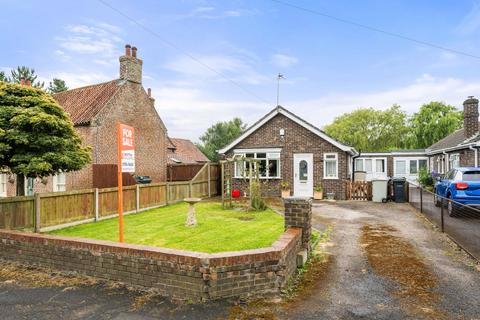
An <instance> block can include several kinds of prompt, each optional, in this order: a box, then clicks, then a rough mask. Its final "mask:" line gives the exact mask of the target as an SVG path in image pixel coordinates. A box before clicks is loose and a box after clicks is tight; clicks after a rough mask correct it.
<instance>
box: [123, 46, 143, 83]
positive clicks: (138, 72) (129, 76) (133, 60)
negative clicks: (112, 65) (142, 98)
mask: <svg viewBox="0 0 480 320" xmlns="http://www.w3.org/2000/svg"><path fill="white" fill-rule="evenodd" d="M119 60H120V79H121V80H127V81H131V82H135V83H139V84H141V83H142V64H143V62H142V60H140V59H138V58H137V48H136V47H131V46H130V45H129V44H127V45H125V55H123V56H121V57H120V59H119Z"/></svg>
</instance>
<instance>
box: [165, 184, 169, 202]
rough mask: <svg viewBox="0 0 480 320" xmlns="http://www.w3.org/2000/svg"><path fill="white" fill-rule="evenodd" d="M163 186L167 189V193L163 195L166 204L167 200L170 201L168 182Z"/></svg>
mask: <svg viewBox="0 0 480 320" xmlns="http://www.w3.org/2000/svg"><path fill="white" fill-rule="evenodd" d="M165 188H166V190H167V195H166V197H165V200H166V201H167V204H168V202H169V201H170V184H169V183H168V182H167V183H166V184H165Z"/></svg>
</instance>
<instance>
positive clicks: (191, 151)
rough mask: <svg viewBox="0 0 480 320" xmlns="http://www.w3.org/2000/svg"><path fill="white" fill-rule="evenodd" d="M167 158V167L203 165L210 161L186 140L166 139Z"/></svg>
mask: <svg viewBox="0 0 480 320" xmlns="http://www.w3.org/2000/svg"><path fill="white" fill-rule="evenodd" d="M168 140H169V141H168V147H167V157H168V164H169V165H177V164H184V165H192V164H204V163H207V162H209V161H210V160H209V159H208V158H207V156H206V155H204V154H203V153H202V151H200V149H198V148H197V146H196V145H195V144H194V143H193V142H192V141H190V140H188V139H180V138H170V137H169V138H168Z"/></svg>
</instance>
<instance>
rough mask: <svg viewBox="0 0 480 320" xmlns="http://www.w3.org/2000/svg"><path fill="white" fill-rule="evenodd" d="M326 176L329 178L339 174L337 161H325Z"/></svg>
mask: <svg viewBox="0 0 480 320" xmlns="http://www.w3.org/2000/svg"><path fill="white" fill-rule="evenodd" d="M325 166H326V167H325V176H326V177H328V178H334V177H336V176H337V161H331V160H329V161H326V162H325Z"/></svg>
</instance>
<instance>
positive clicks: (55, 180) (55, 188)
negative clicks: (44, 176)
mask: <svg viewBox="0 0 480 320" xmlns="http://www.w3.org/2000/svg"><path fill="white" fill-rule="evenodd" d="M60 176H63V177H64V182H63V183H59V182H58V181H59V177H60ZM60 185H62V186H63V190H60V188H59V186H60ZM64 191H67V176H66V175H65V173H63V172H61V173H58V174H56V175H54V176H53V192H64Z"/></svg>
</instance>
